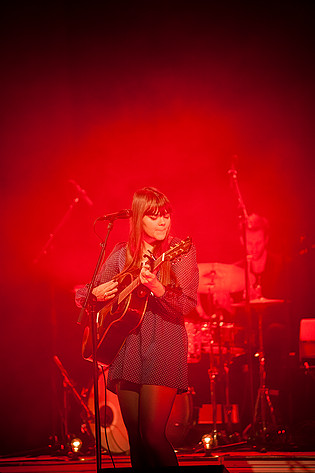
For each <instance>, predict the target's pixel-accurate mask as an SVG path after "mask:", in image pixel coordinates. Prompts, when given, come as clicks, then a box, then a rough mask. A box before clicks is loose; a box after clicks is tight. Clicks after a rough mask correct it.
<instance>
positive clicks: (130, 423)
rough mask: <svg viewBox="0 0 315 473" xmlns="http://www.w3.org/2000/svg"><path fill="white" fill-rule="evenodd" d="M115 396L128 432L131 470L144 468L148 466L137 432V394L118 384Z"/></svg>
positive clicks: (129, 388)
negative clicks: (116, 395)
mask: <svg viewBox="0 0 315 473" xmlns="http://www.w3.org/2000/svg"><path fill="white" fill-rule="evenodd" d="M117 394H118V400H119V405H120V410H121V414H122V416H123V419H124V423H125V426H126V429H127V432H128V438H129V445H130V460H131V465H132V467H133V468H138V469H141V468H145V467H147V466H149V465H148V463H147V461H146V455H145V448H144V446H143V444H142V440H141V435H140V430H139V398H140V396H139V392H138V390H137V389H136V388H134V389H133V387H132V386H131V385H130V386H126V385H125V384H123V383H118V384H117Z"/></svg>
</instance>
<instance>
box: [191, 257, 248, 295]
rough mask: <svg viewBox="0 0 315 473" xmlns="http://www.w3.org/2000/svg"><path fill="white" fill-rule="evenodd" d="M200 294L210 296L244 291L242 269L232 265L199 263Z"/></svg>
mask: <svg viewBox="0 0 315 473" xmlns="http://www.w3.org/2000/svg"><path fill="white" fill-rule="evenodd" d="M198 267H199V287H198V292H199V293H200V294H209V293H210V294H211V293H214V292H219V291H226V292H230V293H231V292H239V291H242V290H244V284H245V275H244V269H243V268H240V267H238V266H235V265H234V264H226V263H199V264H198Z"/></svg>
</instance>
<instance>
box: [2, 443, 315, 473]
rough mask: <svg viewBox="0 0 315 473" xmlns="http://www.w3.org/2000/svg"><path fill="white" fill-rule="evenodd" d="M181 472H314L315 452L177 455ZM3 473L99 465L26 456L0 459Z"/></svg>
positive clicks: (89, 459) (126, 463)
mask: <svg viewBox="0 0 315 473" xmlns="http://www.w3.org/2000/svg"><path fill="white" fill-rule="evenodd" d="M177 456H178V460H179V464H180V467H181V468H179V471H181V470H182V471H185V470H187V471H194V472H197V473H198V471H199V470H200V471H205V472H209V473H211V472H213V473H215V472H216V471H217V472H219V471H224V468H222V465H223V466H224V467H225V468H226V470H227V472H230V473H250V472H254V473H265V472H266V473H275V472H278V473H286V472H296V473H297V472H298V473H302V472H303V473H306V472H312V473H314V472H315V451H314V452H279V451H277V452H272V451H267V452H264V453H262V452H255V451H251V450H249V449H246V448H244V449H240V450H238V451H235V450H233V449H232V450H230V451H228V450H226V451H224V452H222V451H212V456H210V457H209V456H205V455H204V453H203V452H198V453H181V452H178V453H177ZM113 460H114V463H115V467H116V469H119V468H122V469H126V468H127V469H129V468H131V465H130V458H129V456H128V455H114V456H113ZM101 467H102V469H104V470H107V469H108V471H109V470H112V469H113V468H114V466H113V463H112V461H111V459H110V457H109V455H104V454H103V455H102V465H101ZM0 471H1V473H26V472H28V473H30V472H32V473H33V472H34V473H48V472H49V473H51V472H58V473H68V472H69V473H70V472H78V473H79V472H84V473H92V472H96V471H97V468H96V462H95V457H93V456H86V457H84V456H82V457H80V458H79V459H71V458H69V457H67V456H44V455H42V456H37V457H35V456H33V457H32V456H24V457H10V458H3V457H2V458H0Z"/></svg>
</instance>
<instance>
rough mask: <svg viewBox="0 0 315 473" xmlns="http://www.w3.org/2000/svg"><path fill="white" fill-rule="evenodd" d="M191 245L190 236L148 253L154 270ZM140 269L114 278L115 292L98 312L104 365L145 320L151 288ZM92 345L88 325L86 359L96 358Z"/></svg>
mask: <svg viewBox="0 0 315 473" xmlns="http://www.w3.org/2000/svg"><path fill="white" fill-rule="evenodd" d="M190 248H191V238H190V237H187V238H186V239H185V240H182V241H181V242H180V243H177V244H176V245H174V246H173V247H171V248H170V249H169V250H167V251H165V253H163V254H162V255H160V256H159V257H158V258H157V259H155V260H153V259H152V255H145V256H147V258H148V259H149V261H150V263H151V271H156V270H157V269H158V268H159V266H161V265H162V264H163V263H164V262H165V261H173V262H174V261H175V260H176V259H178V258H179V257H180V256H181V255H183V254H185V253H187V252H188V251H189V250H190ZM139 273H140V270H138V271H137V275H135V274H133V273H131V272H123V273H121V274H120V275H118V276H117V277H116V278H115V279H116V280H117V281H118V292H117V294H116V296H115V297H114V299H112V300H111V301H109V302H108V303H107V304H105V305H104V307H103V308H102V309H101V310H100V311H99V312H98V313H97V317H96V331H97V333H96V340H97V361H98V362H99V363H100V364H102V365H104V366H109V365H110V364H111V363H112V362H113V361H114V359H115V357H116V356H117V354H118V353H119V351H120V349H121V347H122V346H123V344H124V342H125V340H126V338H127V337H128V335H129V334H130V333H131V332H132V331H134V330H135V329H136V328H137V327H138V326H139V325H140V324H141V322H142V319H143V316H144V314H145V311H146V308H147V304H148V297H149V294H150V290H149V289H148V288H147V287H146V286H144V285H143V284H141V282H140V276H139ZM92 347H93V345H92V334H91V329H90V326H89V325H88V326H86V327H85V330H84V334H83V341H82V356H83V358H85V359H86V360H89V361H92V360H93V348H92Z"/></svg>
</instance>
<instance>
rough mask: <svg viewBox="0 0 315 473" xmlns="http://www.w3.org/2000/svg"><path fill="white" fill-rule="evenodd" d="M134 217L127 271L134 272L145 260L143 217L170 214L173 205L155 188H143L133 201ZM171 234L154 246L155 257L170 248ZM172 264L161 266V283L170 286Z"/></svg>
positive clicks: (134, 196) (132, 218) (128, 247)
mask: <svg viewBox="0 0 315 473" xmlns="http://www.w3.org/2000/svg"><path fill="white" fill-rule="evenodd" d="M131 209H132V217H131V220H130V233H129V241H128V246H127V258H126V266H125V269H126V270H127V269H128V270H132V269H136V268H139V267H140V264H141V261H142V259H143V247H142V237H143V221H142V219H143V217H144V216H145V215H165V214H170V213H171V211H172V209H171V204H170V202H169V200H168V198H167V197H166V195H164V194H163V193H162V192H160V191H159V190H158V189H156V188H155V187H143V188H142V189H139V190H138V191H136V192H135V193H134V195H133V199H132V207H131ZM169 232H170V228H169V230H168V232H167V234H166V236H165V239H164V240H162V241H159V242H157V243H156V245H155V246H154V251H153V254H154V256H155V257H158V256H160V255H161V254H162V253H163V252H164V251H166V250H167V249H168V247H169V242H170V238H169ZM170 273H171V271H170V264H169V263H168V262H166V263H164V264H163V265H162V266H161V269H160V274H161V282H162V284H169V283H170V280H171V275H170Z"/></svg>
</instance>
